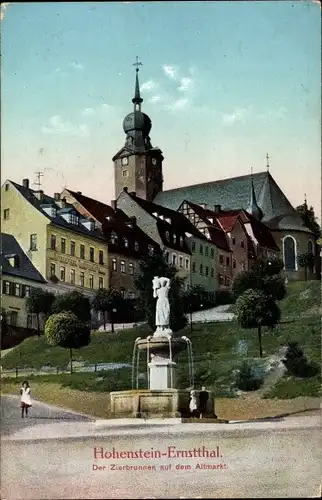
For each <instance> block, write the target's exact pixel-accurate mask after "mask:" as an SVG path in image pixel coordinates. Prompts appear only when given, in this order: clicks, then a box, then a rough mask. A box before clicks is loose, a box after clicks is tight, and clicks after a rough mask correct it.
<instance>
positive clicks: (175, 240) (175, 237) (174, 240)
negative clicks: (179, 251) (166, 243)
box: [173, 234, 177, 244]
mask: <svg viewBox="0 0 322 500" xmlns="http://www.w3.org/2000/svg"><path fill="white" fill-rule="evenodd" d="M173 243H174V244H176V243H177V235H176V234H174V235H173Z"/></svg>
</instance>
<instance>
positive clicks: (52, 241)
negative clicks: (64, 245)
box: [50, 234, 56, 250]
mask: <svg viewBox="0 0 322 500" xmlns="http://www.w3.org/2000/svg"><path fill="white" fill-rule="evenodd" d="M50 249H51V250H56V235H55V234H52V235H51V236H50Z"/></svg>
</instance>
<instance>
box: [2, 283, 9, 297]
mask: <svg viewBox="0 0 322 500" xmlns="http://www.w3.org/2000/svg"><path fill="white" fill-rule="evenodd" d="M3 292H4V293H5V294H6V295H10V282H9V281H4V282H3Z"/></svg>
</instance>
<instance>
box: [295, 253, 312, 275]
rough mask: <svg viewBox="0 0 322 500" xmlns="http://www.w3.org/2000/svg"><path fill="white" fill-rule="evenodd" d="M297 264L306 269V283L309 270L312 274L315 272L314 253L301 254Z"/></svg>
mask: <svg viewBox="0 0 322 500" xmlns="http://www.w3.org/2000/svg"><path fill="white" fill-rule="evenodd" d="M297 263H298V265H299V267H302V268H304V273H305V281H307V270H308V269H309V270H310V271H311V272H313V269H314V263H315V257H314V255H313V253H312V252H304V253H300V254H299V255H298V256H297Z"/></svg>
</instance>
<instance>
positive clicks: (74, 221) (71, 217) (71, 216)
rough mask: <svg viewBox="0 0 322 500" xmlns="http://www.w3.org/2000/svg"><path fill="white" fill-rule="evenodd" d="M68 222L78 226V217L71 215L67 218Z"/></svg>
mask: <svg viewBox="0 0 322 500" xmlns="http://www.w3.org/2000/svg"><path fill="white" fill-rule="evenodd" d="M69 222H70V223H71V224H74V225H75V226H78V216H77V215H76V214H73V213H71V214H70V216H69Z"/></svg>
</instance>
